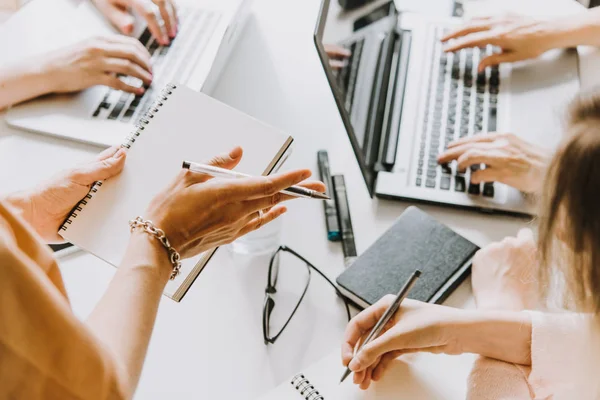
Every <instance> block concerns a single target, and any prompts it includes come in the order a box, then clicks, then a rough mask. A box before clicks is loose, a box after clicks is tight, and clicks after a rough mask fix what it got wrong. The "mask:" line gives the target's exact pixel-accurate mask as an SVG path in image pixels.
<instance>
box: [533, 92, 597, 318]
mask: <svg viewBox="0 0 600 400" xmlns="http://www.w3.org/2000/svg"><path fill="white" fill-rule="evenodd" d="M539 249H540V256H541V262H542V267H541V268H540V274H541V277H540V278H541V279H540V282H541V284H542V289H543V290H544V291H545V292H546V293H547V291H548V288H550V287H551V286H552V285H551V284H550V283H551V281H552V279H553V277H556V276H558V277H562V278H564V288H565V291H566V294H567V296H568V302H570V303H571V304H572V307H573V308H575V309H576V310H577V311H583V312H593V313H595V314H597V315H598V314H600V91H598V90H596V91H594V92H587V93H582V94H580V95H579V96H578V97H577V98H576V99H575V100H574V101H573V102H572V103H571V105H570V107H569V111H568V137H567V138H566V139H565V141H564V142H563V144H562V145H561V146H560V147H559V149H558V151H557V152H556V154H555V155H554V157H553V159H552V162H551V164H550V166H549V168H548V172H547V175H546V179H545V183H544V194H543V201H542V211H541V213H540V227H539Z"/></svg>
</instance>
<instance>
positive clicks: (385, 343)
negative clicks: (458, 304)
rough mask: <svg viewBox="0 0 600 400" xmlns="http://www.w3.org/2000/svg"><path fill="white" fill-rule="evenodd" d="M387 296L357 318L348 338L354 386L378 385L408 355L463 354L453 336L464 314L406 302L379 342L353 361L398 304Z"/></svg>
mask: <svg viewBox="0 0 600 400" xmlns="http://www.w3.org/2000/svg"><path fill="white" fill-rule="evenodd" d="M394 299H395V296H393V295H387V296H385V297H384V298H382V299H381V300H380V301H378V302H377V303H375V304H374V305H372V306H371V307H369V308H367V309H366V310H364V311H362V312H361V313H360V314H358V315H357V316H356V317H354V318H353V319H352V320H351V321H350V323H349V324H348V327H347V328H346V333H345V335H344V343H343V344H342V363H343V364H344V365H348V366H349V368H350V369H351V370H352V371H353V372H354V383H355V384H357V385H360V388H361V389H367V388H368V387H369V386H370V384H371V381H378V380H379V379H381V377H382V376H383V374H384V372H385V370H386V369H387V368H388V366H389V365H390V363H391V362H392V361H393V360H394V359H395V358H397V357H398V356H400V355H402V354H406V353H414V352H420V351H422V352H428V353H446V354H459V353H461V352H462V349H461V347H460V346H459V345H458V341H457V340H455V338H454V337H453V333H452V330H453V328H452V325H453V324H454V323H456V322H457V321H460V319H461V310H457V309H453V308H450V307H444V306H439V305H435V304H429V303H422V302H419V301H415V300H410V299H405V300H404V301H403V302H402V306H401V307H400V310H399V311H398V312H397V313H396V315H395V316H394V318H392V320H390V322H389V323H388V325H387V326H386V327H385V328H384V330H383V333H382V334H381V336H379V337H378V338H377V339H375V340H373V341H372V342H371V343H369V344H367V345H366V346H365V347H363V349H362V350H361V351H360V352H358V353H357V354H356V356H354V357H353V353H354V349H355V348H356V347H357V346H358V345H359V344H360V343H362V341H363V340H364V339H365V338H366V337H367V335H368V334H369V333H370V331H371V329H372V328H373V327H374V326H375V324H376V323H377V321H379V318H381V316H382V315H383V313H384V312H385V311H386V309H387V308H388V307H389V306H390V304H391V303H392V302H393V301H394Z"/></svg>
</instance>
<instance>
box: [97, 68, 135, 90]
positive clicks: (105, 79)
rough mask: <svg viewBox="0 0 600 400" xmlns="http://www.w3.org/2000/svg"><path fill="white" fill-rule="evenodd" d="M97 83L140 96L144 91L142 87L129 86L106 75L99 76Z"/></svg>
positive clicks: (116, 78)
mask: <svg viewBox="0 0 600 400" xmlns="http://www.w3.org/2000/svg"><path fill="white" fill-rule="evenodd" d="M98 83H99V84H100V85H104V86H108V87H111V88H113V89H117V90H122V91H124V92H127V93H134V94H138V95H141V94H143V93H144V92H145V89H144V88H143V87H135V86H131V85H129V84H127V83H125V82H123V81H122V80H120V79H119V78H118V77H116V76H114V75H111V74H106V73H103V74H101V75H100V77H99V78H98Z"/></svg>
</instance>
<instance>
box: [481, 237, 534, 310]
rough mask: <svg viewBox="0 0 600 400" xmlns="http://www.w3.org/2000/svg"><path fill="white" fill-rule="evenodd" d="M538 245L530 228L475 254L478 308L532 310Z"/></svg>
mask: <svg viewBox="0 0 600 400" xmlns="http://www.w3.org/2000/svg"><path fill="white" fill-rule="evenodd" d="M538 267H539V264H538V259H537V247H536V244H535V241H534V238H533V233H532V232H531V230H530V229H526V228H524V229H521V230H520V231H519V234H518V235H517V237H507V238H505V239H504V240H502V241H501V242H497V243H492V244H490V245H488V246H486V247H484V248H483V249H481V250H479V251H478V252H477V254H475V258H474V259H473V268H472V275H471V277H472V283H473V295H474V296H475V302H476V303H477V308H480V309H483V308H485V309H498V310H514V311H521V310H527V309H529V310H531V309H535V308H536V307H537V305H538V303H539V291H538V281H537V273H538Z"/></svg>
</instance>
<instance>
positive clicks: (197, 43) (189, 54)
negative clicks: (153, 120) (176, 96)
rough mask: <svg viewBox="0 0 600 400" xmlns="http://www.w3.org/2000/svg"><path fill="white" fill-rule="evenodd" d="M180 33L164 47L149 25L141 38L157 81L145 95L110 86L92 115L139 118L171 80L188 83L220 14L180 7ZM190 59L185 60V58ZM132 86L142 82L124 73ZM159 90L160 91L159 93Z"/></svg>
mask: <svg viewBox="0 0 600 400" xmlns="http://www.w3.org/2000/svg"><path fill="white" fill-rule="evenodd" d="M178 16H179V33H178V34H177V37H176V38H175V39H173V40H172V41H171V44H170V45H169V46H161V45H160V44H158V42H157V41H156V40H154V38H153V37H152V35H151V33H150V31H149V30H148V28H146V29H145V30H144V32H142V34H141V35H140V37H139V41H140V42H141V43H142V44H143V45H144V46H145V47H146V48H147V49H148V52H149V53H150V56H151V61H152V70H153V76H154V80H153V82H152V85H151V86H150V87H146V91H145V92H144V93H143V94H142V95H134V94H132V93H125V92H122V91H120V90H115V89H112V88H107V90H106V93H105V94H104V97H103V98H102V100H101V101H100V103H99V104H98V106H97V107H96V109H95V110H94V112H93V114H92V117H94V118H98V119H108V120H117V121H122V122H130V121H131V120H134V121H135V120H137V119H138V118H139V117H140V116H142V115H144V113H145V112H146V111H147V110H148V109H149V108H150V106H151V105H152V102H153V101H154V97H155V96H156V95H157V94H158V92H159V91H160V90H162V88H163V87H164V86H165V85H166V84H167V83H169V82H171V81H173V80H177V81H180V82H185V81H186V80H187V79H188V78H189V76H190V75H191V73H192V71H193V67H194V65H195V60H198V59H199V57H200V56H201V55H202V52H203V50H204V48H205V47H206V44H207V43H208V41H209V39H210V38H211V36H212V34H213V33H214V31H215V29H216V27H217V25H218V22H219V19H220V16H221V15H220V13H218V12H214V11H208V10H202V9H197V8H179V10H178ZM184 60H185V61H188V62H182V61H184ZM120 79H122V80H123V81H124V82H126V83H127V84H129V85H132V86H135V87H140V86H142V84H143V83H142V81H141V80H139V79H137V78H134V77H131V76H120ZM155 91H156V92H155Z"/></svg>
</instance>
